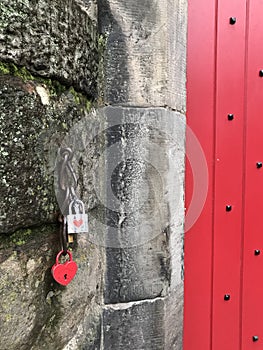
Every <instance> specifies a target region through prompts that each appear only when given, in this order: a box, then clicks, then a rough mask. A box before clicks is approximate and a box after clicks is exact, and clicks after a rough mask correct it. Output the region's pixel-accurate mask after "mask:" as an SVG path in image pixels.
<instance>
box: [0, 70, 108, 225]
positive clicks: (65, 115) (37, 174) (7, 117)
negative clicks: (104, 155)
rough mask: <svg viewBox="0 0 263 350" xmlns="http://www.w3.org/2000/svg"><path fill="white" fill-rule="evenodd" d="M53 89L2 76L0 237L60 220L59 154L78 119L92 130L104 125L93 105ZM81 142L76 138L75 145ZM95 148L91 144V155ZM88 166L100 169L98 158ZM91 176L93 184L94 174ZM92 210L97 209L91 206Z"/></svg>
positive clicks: (80, 97)
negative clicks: (56, 174)
mask: <svg viewBox="0 0 263 350" xmlns="http://www.w3.org/2000/svg"><path fill="white" fill-rule="evenodd" d="M47 84H50V82H49V81H47ZM55 86H56V85H54V86H53V85H51V86H48V85H45V83H44V82H43V81H42V82H41V81H39V80H28V81H27V82H24V81H23V80H22V79H20V78H18V77H13V76H10V75H4V76H0V138H1V159H0V172H1V206H0V232H12V231H14V230H16V229H17V228H20V227H28V226H32V225H39V224H41V223H45V222H54V221H55V220H56V216H57V213H58V209H59V208H58V205H57V199H56V197H55V185H56V184H54V168H55V165H56V157H57V155H58V149H59V147H60V145H61V143H62V141H63V139H64V138H65V137H66V135H67V134H68V133H69V132H70V129H71V128H72V127H73V126H74V124H75V123H77V122H78V121H79V120H80V119H82V118H87V119H88V123H86V124H87V125H88V126H89V128H90V129H92V127H93V124H92V123H93V121H94V120H95V119H96V125H97V127H98V126H99V125H100V120H98V119H97V118H96V116H94V115H92V114H90V113H89V111H88V110H87V106H86V104H88V103H89V101H88V100H86V99H85V97H83V96H81V95H77V94H76V93H75V92H74V90H67V89H66V88H65V87H63V86H60V87H59V90H61V89H62V90H63V91H57V92H56V90H54V87H55ZM56 93H57V95H56ZM88 130H89V129H88V128H87V133H88ZM78 138H79V135H74V140H78ZM66 146H72V147H73V146H74V144H72V145H71V144H69V145H66ZM96 147H97V146H96V144H94V143H93V145H92V147H90V149H89V151H90V152H91V151H93V150H94V148H96ZM73 150H74V149H73ZM88 155H89V154H88ZM88 155H87V156H88ZM83 158H84V157H83ZM78 160H79V159H78ZM84 163H85V164H84V166H87V167H92V166H93V165H94V168H96V165H95V163H96V157H94V158H93V159H92V160H91V159H87V158H85V161H84ZM74 167H75V169H76V173H77V176H78V177H81V173H83V171H82V170H83V167H81V166H80V164H78V163H74ZM87 176H89V178H91V177H92V171H91V172H89V173H88V175H86V178H87ZM102 181H103V180H102ZM80 182H81V181H80ZM90 182H91V181H89V183H90ZM82 185H83V184H82ZM90 187H93V186H92V184H89V185H86V186H85V191H87V192H88V193H90ZM91 205H93V206H95V205H96V204H94V201H93V203H91Z"/></svg>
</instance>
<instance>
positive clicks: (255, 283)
mask: <svg viewBox="0 0 263 350" xmlns="http://www.w3.org/2000/svg"><path fill="white" fill-rule="evenodd" d="M262 11H263V2H262V1H250V7H249V13H248V18H249V20H248V46H247V70H246V78H247V88H246V95H247V104H246V113H247V128H246V130H247V132H246V189H245V208H244V209H245V210H244V263H243V267H244V268H243V271H244V274H243V304H242V310H243V317H242V319H243V322H242V323H243V326H242V333H243V334H242V348H241V349H242V350H250V349H261V348H263V328H262V323H263V279H262V272H263V232H262V225H261V223H262V221H261V220H262V218H263V206H262V200H263V185H262V184H263V168H260V169H257V167H256V162H258V161H263V136H262V135H263V118H262V100H263V78H262V77H259V70H260V69H263V59H262V58H263V46H262V43H263V23H262ZM255 249H261V254H260V255H258V256H256V255H255V254H254V250H255ZM254 335H257V336H258V337H259V340H258V342H257V343H253V341H252V337H253V336H254Z"/></svg>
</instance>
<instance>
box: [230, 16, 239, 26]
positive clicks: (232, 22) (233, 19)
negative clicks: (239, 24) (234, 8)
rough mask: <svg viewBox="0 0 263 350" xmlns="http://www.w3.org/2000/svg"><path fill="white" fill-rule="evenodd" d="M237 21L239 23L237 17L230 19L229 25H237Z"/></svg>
mask: <svg viewBox="0 0 263 350" xmlns="http://www.w3.org/2000/svg"><path fill="white" fill-rule="evenodd" d="M236 21H237V19H236V17H230V19H229V23H230V24H231V25H234V24H236Z"/></svg>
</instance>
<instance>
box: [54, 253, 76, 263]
mask: <svg viewBox="0 0 263 350" xmlns="http://www.w3.org/2000/svg"><path fill="white" fill-rule="evenodd" d="M62 254H65V252H64V250H61V251H60V252H59V253H58V255H57V257H56V264H59V258H60V257H61V255H62ZM66 254H68V256H69V261H72V253H71V252H70V251H69V250H67V251H66Z"/></svg>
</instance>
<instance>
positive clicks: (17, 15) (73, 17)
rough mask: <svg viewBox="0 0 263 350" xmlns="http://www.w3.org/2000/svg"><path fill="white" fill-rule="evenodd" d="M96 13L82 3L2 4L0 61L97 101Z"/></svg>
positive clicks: (21, 1)
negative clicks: (22, 68) (81, 92)
mask: <svg viewBox="0 0 263 350" xmlns="http://www.w3.org/2000/svg"><path fill="white" fill-rule="evenodd" d="M91 5H93V6H91ZM95 13H96V7H95V6H94V4H93V2H92V3H91V2H89V3H86V2H85V1H81V0H73V1H72V0H66V1H65V0H56V1H54V0H49V1H43V0H37V1H29V0H19V1H10V0H2V1H1V6H0V18H1V23H0V60H1V61H8V62H13V63H15V64H17V65H20V66H25V67H27V68H28V69H29V70H30V71H31V72H33V73H35V74H38V75H41V76H43V77H48V78H54V79H57V80H59V81H60V82H63V83H64V84H66V85H68V86H71V85H72V86H74V88H76V89H77V90H81V91H83V92H85V93H86V94H87V95H92V96H93V95H96V86H97V73H98V48H97V30H96V24H95V23H94V18H95ZM90 16H91V17H92V18H93V20H92V19H91V18H90Z"/></svg>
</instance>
